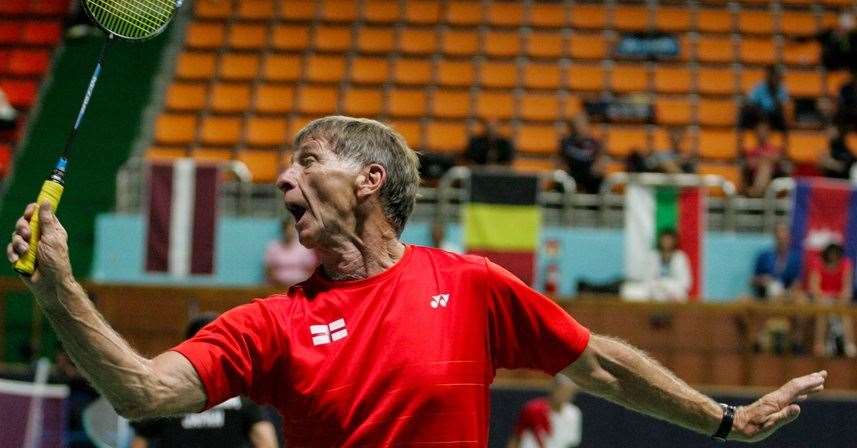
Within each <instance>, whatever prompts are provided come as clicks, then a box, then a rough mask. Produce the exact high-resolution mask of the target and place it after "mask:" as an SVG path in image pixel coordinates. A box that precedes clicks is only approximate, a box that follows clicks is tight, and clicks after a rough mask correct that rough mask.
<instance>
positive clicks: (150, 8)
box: [82, 0, 178, 40]
mask: <svg viewBox="0 0 857 448" xmlns="http://www.w3.org/2000/svg"><path fill="white" fill-rule="evenodd" d="M82 3H83V6H84V9H85V10H86V12H87V14H89V17H90V18H92V21H93V22H95V24H96V25H98V26H99V27H100V28H101V29H103V30H104V31H106V32H108V33H110V34H113V35H115V36H117V37H121V38H123V39H128V40H144V39H150V38H152V37H155V36H157V35H158V34H161V32H163V31H164V30H165V29H166V28H167V25H169V23H170V21H171V20H172V19H173V16H174V15H175V13H176V8H177V7H178V5H177V4H176V0H82Z"/></svg>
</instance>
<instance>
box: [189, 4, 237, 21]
mask: <svg viewBox="0 0 857 448" xmlns="http://www.w3.org/2000/svg"><path fill="white" fill-rule="evenodd" d="M193 6H194V8H193V12H194V14H195V15H196V17H199V18H204V19H225V18H227V17H229V16H230V15H231V14H232V2H223V1H218V0H198V1H196V2H194V5H193Z"/></svg>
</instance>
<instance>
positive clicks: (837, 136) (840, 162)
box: [819, 126, 857, 179]
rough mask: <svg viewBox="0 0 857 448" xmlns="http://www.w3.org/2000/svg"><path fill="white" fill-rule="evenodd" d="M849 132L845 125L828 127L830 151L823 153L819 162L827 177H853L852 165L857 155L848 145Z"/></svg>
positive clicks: (856, 159)
mask: <svg viewBox="0 0 857 448" xmlns="http://www.w3.org/2000/svg"><path fill="white" fill-rule="evenodd" d="M847 133H848V130H847V128H845V127H844V126H839V127H837V126H830V127H829V128H828V130H827V136H828V139H829V140H828V141H829V143H828V153H827V154H825V155H823V156H822V157H821V160H820V162H819V165H820V166H819V167H820V168H821V172H822V173H823V174H824V176H825V177H833V178H836V179H848V178H849V177H851V166H852V165H854V162H855V161H857V157H855V156H854V153H853V152H852V151H851V148H849V147H848V140H847V139H846V135H847Z"/></svg>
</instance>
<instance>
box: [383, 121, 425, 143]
mask: <svg viewBox="0 0 857 448" xmlns="http://www.w3.org/2000/svg"><path fill="white" fill-rule="evenodd" d="M389 124H390V126H392V127H393V129H395V130H396V131H397V132H398V133H399V134H402V137H404V138H405V141H406V142H407V143H408V147H410V148H414V149H420V148H422V147H423V140H422V126H421V125H420V122H419V121H417V120H390V122H389Z"/></svg>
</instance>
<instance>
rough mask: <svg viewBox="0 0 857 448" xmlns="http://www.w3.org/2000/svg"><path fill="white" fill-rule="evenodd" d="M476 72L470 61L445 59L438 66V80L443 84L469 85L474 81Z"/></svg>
mask: <svg viewBox="0 0 857 448" xmlns="http://www.w3.org/2000/svg"><path fill="white" fill-rule="evenodd" d="M475 72H476V70H475V67H474V66H473V64H472V63H471V62H470V61H464V62H458V61H447V60H443V61H440V62H439V63H438V66H437V82H438V84H440V85H442V86H460V87H469V86H471V85H472V84H473V82H474V79H475Z"/></svg>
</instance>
